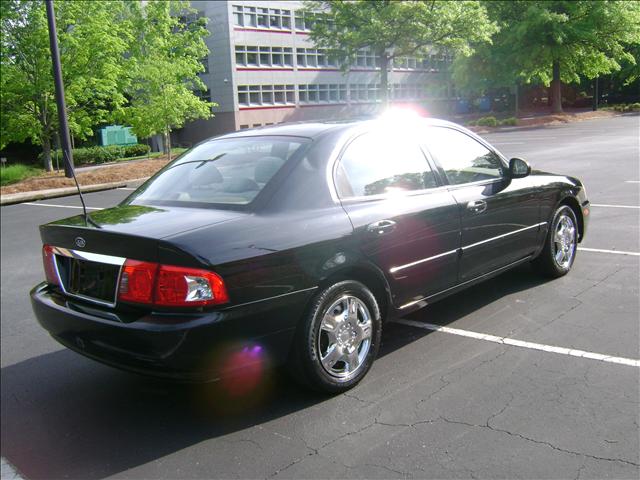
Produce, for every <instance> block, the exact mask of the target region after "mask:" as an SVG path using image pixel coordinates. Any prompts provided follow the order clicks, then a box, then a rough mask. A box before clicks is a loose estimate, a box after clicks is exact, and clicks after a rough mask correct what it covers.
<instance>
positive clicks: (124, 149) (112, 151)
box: [38, 144, 150, 165]
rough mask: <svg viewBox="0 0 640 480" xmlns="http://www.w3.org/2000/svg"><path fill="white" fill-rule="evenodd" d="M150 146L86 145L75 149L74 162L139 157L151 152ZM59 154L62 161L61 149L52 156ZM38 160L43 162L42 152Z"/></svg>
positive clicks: (111, 160)
mask: <svg viewBox="0 0 640 480" xmlns="http://www.w3.org/2000/svg"><path fill="white" fill-rule="evenodd" d="M149 150H150V148H149V146H148V145H144V144H135V145H109V146H106V147H85V148H74V149H73V163H74V164H75V165H86V164H90V163H106V162H115V161H116V160H118V159H119V158H125V157H139V156H142V155H146V154H147V153H149ZM56 153H57V154H58V156H59V158H60V161H62V152H61V151H60V150H58V151H57V152H56V151H52V152H51V158H55V156H56ZM38 160H39V161H40V162H42V153H40V154H39V155H38Z"/></svg>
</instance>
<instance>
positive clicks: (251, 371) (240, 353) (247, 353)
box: [220, 345, 268, 397]
mask: <svg viewBox="0 0 640 480" xmlns="http://www.w3.org/2000/svg"><path fill="white" fill-rule="evenodd" d="M267 363H268V362H267V359H266V356H265V351H264V348H263V347H262V345H245V346H242V347H240V348H239V349H233V350H231V351H230V352H229V353H228V354H227V355H226V358H224V359H223V360H222V363H221V368H220V371H221V373H222V375H223V377H222V380H221V383H222V385H221V386H222V388H223V389H224V390H225V391H226V393H227V394H228V395H229V396H230V397H244V396H247V395H250V394H252V393H254V392H255V391H256V390H258V389H259V388H260V386H261V385H262V383H263V381H264V378H265V374H266V369H267Z"/></svg>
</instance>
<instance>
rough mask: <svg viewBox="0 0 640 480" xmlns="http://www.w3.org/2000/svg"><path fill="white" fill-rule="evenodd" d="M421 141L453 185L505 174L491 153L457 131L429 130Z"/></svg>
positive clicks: (499, 162) (437, 128) (496, 157)
mask: <svg viewBox="0 0 640 480" xmlns="http://www.w3.org/2000/svg"><path fill="white" fill-rule="evenodd" d="M423 141H424V145H425V146H426V148H427V149H428V150H429V151H430V152H431V154H432V155H433V156H434V157H435V158H436V160H437V161H438V162H439V163H440V165H442V168H443V169H444V171H445V174H446V175H447V179H448V180H449V183H451V184H453V185H460V184H462V183H470V182H479V181H482V180H492V179H497V178H501V177H503V176H504V175H505V173H506V172H505V170H506V169H505V167H504V165H503V164H502V161H501V160H500V158H498V156H497V155H496V154H495V153H494V152H492V151H491V150H489V149H488V148H487V147H485V146H484V145H482V144H481V143H480V142H478V141H477V140H475V139H473V138H471V137H470V136H469V135H466V134H464V133H462V132H459V131H458V130H453V129H451V128H446V127H431V128H429V129H428V133H427V135H426V136H425V138H424V140H423Z"/></svg>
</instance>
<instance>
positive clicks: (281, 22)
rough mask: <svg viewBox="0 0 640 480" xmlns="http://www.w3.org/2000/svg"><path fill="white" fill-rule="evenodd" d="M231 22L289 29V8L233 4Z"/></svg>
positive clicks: (258, 26) (256, 26) (242, 25)
mask: <svg viewBox="0 0 640 480" xmlns="http://www.w3.org/2000/svg"><path fill="white" fill-rule="evenodd" d="M233 22H234V24H235V25H236V26H238V27H253V28H268V29H273V30H291V10H283V9H280V8H262V7H261V8H257V7H246V6H243V5H233Z"/></svg>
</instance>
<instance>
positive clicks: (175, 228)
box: [40, 205, 243, 307]
mask: <svg viewBox="0 0 640 480" xmlns="http://www.w3.org/2000/svg"><path fill="white" fill-rule="evenodd" d="M242 215H243V214H242V213H239V212H236V211H229V210H215V209H193V208H183V207H179V208H176V207H163V208H155V207H147V206H140V205H127V206H121V207H114V208H110V209H106V210H102V211H99V212H92V213H91V220H92V221H93V222H95V224H96V225H95V226H94V225H91V224H88V225H87V224H85V220H84V217H83V216H82V215H78V216H75V217H70V218H66V219H63V220H59V221H56V222H52V223H49V224H46V225H42V226H41V227H40V236H41V238H42V241H43V243H44V244H45V245H50V246H51V247H53V250H52V252H51V253H52V254H53V255H54V259H55V269H56V274H57V276H58V279H59V280H60V283H61V288H62V290H63V291H64V293H66V294H67V295H69V296H72V297H75V298H80V299H84V300H87V301H90V302H92V303H96V304H100V305H105V306H110V307H113V306H115V304H116V295H117V286H118V282H119V278H120V274H121V269H122V265H123V263H124V261H125V259H133V260H140V261H145V262H154V263H162V264H169V265H179V266H184V267H193V268H207V267H209V268H210V265H207V264H206V263H204V261H203V260H201V259H200V257H199V256H197V255H193V254H192V253H190V252H187V251H184V250H183V249H181V248H178V247H176V246H174V245H172V244H171V243H170V242H169V241H165V240H163V238H166V237H170V236H173V235H177V234H179V233H184V232H187V231H192V230H196V229H199V228H202V227H205V226H211V225H215V224H218V223H222V222H226V221H230V220H232V219H234V218H237V217H240V216H242Z"/></svg>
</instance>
